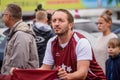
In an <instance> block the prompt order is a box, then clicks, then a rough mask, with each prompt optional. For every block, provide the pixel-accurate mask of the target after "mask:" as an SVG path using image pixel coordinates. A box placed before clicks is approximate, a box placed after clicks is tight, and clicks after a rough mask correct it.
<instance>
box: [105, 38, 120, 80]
mask: <svg viewBox="0 0 120 80" xmlns="http://www.w3.org/2000/svg"><path fill="white" fill-rule="evenodd" d="M108 54H109V58H108V59H107V61H106V77H107V80H120V40H119V39H118V38H112V39H110V40H109V42H108Z"/></svg>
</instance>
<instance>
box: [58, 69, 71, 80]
mask: <svg viewBox="0 0 120 80" xmlns="http://www.w3.org/2000/svg"><path fill="white" fill-rule="evenodd" d="M58 76H59V78H60V79H63V80H69V79H68V73H67V72H66V71H65V70H64V69H62V68H60V69H59V70H58Z"/></svg>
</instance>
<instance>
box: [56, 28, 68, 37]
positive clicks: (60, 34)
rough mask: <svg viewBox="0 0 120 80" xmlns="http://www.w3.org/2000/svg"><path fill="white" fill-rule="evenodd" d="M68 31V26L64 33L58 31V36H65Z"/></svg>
mask: <svg viewBox="0 0 120 80" xmlns="http://www.w3.org/2000/svg"><path fill="white" fill-rule="evenodd" d="M67 33H68V28H66V29H65V30H64V31H63V32H62V33H56V35H58V36H63V35H65V34H67Z"/></svg>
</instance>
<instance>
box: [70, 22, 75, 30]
mask: <svg viewBox="0 0 120 80" xmlns="http://www.w3.org/2000/svg"><path fill="white" fill-rule="evenodd" d="M73 25H74V23H73V22H72V23H69V29H71V30H72V29H73Z"/></svg>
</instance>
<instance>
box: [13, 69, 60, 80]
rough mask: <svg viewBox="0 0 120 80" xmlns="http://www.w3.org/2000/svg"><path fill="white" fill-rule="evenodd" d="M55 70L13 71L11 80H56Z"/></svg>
mask: <svg viewBox="0 0 120 80" xmlns="http://www.w3.org/2000/svg"><path fill="white" fill-rule="evenodd" d="M57 72H58V71H57V70H29V69H27V70H23V69H22V70H14V71H13V76H12V80H58V76H57Z"/></svg>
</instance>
